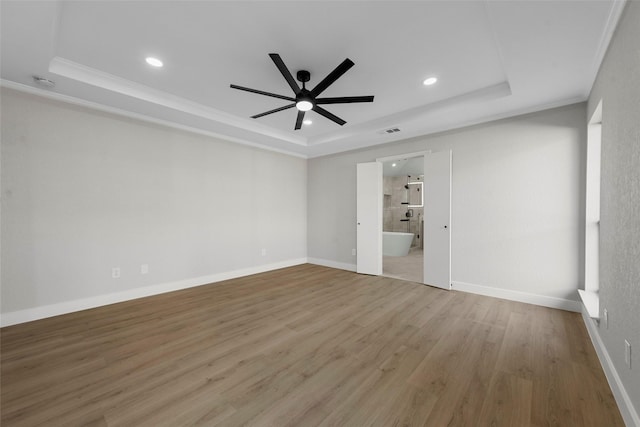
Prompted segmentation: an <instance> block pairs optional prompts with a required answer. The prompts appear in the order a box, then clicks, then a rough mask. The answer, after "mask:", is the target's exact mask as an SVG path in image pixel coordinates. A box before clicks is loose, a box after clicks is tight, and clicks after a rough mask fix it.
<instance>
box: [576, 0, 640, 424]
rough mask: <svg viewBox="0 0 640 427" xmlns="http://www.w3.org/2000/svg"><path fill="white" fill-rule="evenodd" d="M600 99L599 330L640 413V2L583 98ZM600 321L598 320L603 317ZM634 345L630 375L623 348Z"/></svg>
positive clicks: (632, 6)
mask: <svg viewBox="0 0 640 427" xmlns="http://www.w3.org/2000/svg"><path fill="white" fill-rule="evenodd" d="M601 99H602V105H603V108H602V175H601V189H600V191H601V196H600V200H601V204H600V310H601V311H602V310H604V309H605V308H606V309H607V310H608V312H609V328H608V329H606V328H605V327H604V325H603V324H602V323H601V324H600V327H599V333H600V337H601V338H602V340H603V342H604V343H605V346H606V348H607V351H608V353H609V355H610V356H611V359H612V361H613V364H614V365H615V368H616V370H617V371H618V374H619V375H620V378H621V379H622V382H623V384H624V387H625V389H626V390H627V393H629V396H630V397H631V400H632V402H634V403H635V410H636V412H638V413H640V2H638V1H631V2H628V4H627V6H626V9H625V11H624V12H623V16H622V18H621V20H620V23H619V24H618V28H617V30H616V33H615V35H614V37H613V39H612V41H611V44H610V45H609V50H608V51H607V54H606V56H605V58H604V61H603V63H602V66H601V68H600V72H599V74H598V77H597V79H596V83H595V85H594V88H593V90H592V92H591V96H590V97H589V108H588V111H589V113H588V114H589V117H590V116H591V114H592V113H593V111H594V110H595V108H596V106H597V105H598V102H599V101H600V100H601ZM601 315H602V313H601ZM625 339H627V340H629V342H630V343H631V345H632V350H633V351H632V352H631V353H632V360H631V366H632V369H631V370H629V368H627V367H626V366H625V363H624V352H623V351H624V340H625Z"/></svg>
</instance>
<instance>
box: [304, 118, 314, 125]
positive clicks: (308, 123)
mask: <svg viewBox="0 0 640 427" xmlns="http://www.w3.org/2000/svg"><path fill="white" fill-rule="evenodd" d="M312 123H313V122H312V121H311V120H309V119H307V120H303V121H302V124H304V125H307V126H309V125H310V124H312Z"/></svg>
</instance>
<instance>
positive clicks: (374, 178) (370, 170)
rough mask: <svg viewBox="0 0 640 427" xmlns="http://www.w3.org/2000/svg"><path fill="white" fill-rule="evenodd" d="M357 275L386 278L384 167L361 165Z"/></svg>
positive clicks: (358, 184) (358, 181)
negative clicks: (384, 259)
mask: <svg viewBox="0 0 640 427" xmlns="http://www.w3.org/2000/svg"><path fill="white" fill-rule="evenodd" d="M356 224H357V225H356V230H357V231H356V233H357V252H356V253H357V256H356V263H357V266H356V271H357V272H358V273H362V274H374V275H380V274H382V163H379V162H372V163H358V165H357V186H356Z"/></svg>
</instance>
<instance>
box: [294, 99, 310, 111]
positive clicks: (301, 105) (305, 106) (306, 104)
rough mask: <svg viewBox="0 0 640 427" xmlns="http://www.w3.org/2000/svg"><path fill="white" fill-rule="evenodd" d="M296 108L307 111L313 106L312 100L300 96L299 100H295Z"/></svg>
mask: <svg viewBox="0 0 640 427" xmlns="http://www.w3.org/2000/svg"><path fill="white" fill-rule="evenodd" d="M296 108H297V109H298V110H300V111H309V110H311V109H312V108H313V102H311V100H310V99H309V98H306V97H305V98H300V100H299V101H297V102H296Z"/></svg>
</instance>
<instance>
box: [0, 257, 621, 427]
mask: <svg viewBox="0 0 640 427" xmlns="http://www.w3.org/2000/svg"><path fill="white" fill-rule="evenodd" d="M1 333H2V336H1V338H2V342H1V345H2V347H1V350H2V352H1V355H2V364H1V365H2V371H1V375H2V377H1V381H2V382H1V384H2V391H1V397H2V398H1V409H0V410H1V412H2V415H1V424H2V426H3V427H9V426H39V425H42V426H154V427H156V426H190V425H202V426H239V425H255V426H289V425H291V426H422V425H427V426H437V427H440V426H563V427H566V426H581V427H582V426H597V427H604V426H606V427H613V426H623V425H624V424H623V421H622V419H621V416H620V413H619V411H618V408H617V406H616V403H615V401H614V399H613V396H612V394H611V391H610V389H609V386H608V384H607V381H606V379H605V377H604V374H603V372H602V369H601V367H600V365H599V363H598V359H597V356H596V354H595V351H594V349H593V347H592V345H591V343H590V341H589V338H588V335H587V332H586V329H585V327H584V324H583V321H582V318H581V316H580V315H579V314H577V313H570V312H566V311H561V310H553V309H548V308H543V307H538V306H533V305H528V304H522V303H517V302H511V301H506V300H500V299H495V298H489V297H483V296H478V295H473V294H467V293H462V292H455V291H449V292H448V291H443V290H440V289H435V288H430V287H428V286H423V285H419V284H416V283H412V282H405V281H401V280H396V279H390V278H386V277H371V276H364V275H358V274H355V273H350V272H347V271H342V270H335V269H330V268H326V267H320V266H314V265H308V264H307V265H301V266H296V267H291V268H286V269H282V270H277V271H272V272H268V273H263V274H258V275H254V276H248V277H244V278H239V279H234V280H229V281H225V282H220V283H217V284H212V285H207V286H201V287H197V288H191V289H187V290H183V291H178V292H172V293H167V294H163V295H158V296H153V297H148V298H143V299H139V300H134V301H128V302H125V303H120V304H114V305H111V306H106V307H101V308H97V309H92V310H86V311H82V312H78V313H72V314H68V315H64V316H58V317H54V318H49V319H44V320H40V321H36V322H30V323H25V324H22V325H16V326H11V327H7V328H3V329H2V331H1Z"/></svg>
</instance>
